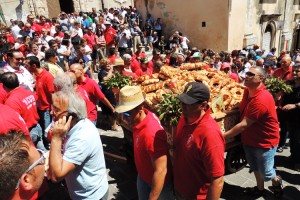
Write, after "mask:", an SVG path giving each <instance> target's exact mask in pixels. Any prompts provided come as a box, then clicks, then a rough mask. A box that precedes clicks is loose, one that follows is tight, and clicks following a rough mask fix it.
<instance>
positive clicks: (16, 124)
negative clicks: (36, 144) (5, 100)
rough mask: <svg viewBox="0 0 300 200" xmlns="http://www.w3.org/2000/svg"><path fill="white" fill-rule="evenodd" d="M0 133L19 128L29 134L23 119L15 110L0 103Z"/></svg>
mask: <svg viewBox="0 0 300 200" xmlns="http://www.w3.org/2000/svg"><path fill="white" fill-rule="evenodd" d="M0 110H1V112H0V134H5V133H7V132H8V131H10V130H17V131H19V130H21V131H23V132H24V133H25V135H27V136H29V131H28V129H27V126H26V124H25V122H24V119H23V118H22V117H21V116H20V115H19V113H17V112H16V111H15V110H13V109H12V108H10V107H9V106H7V105H3V104H0Z"/></svg>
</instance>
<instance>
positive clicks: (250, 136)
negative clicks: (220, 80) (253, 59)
mask: <svg viewBox="0 0 300 200" xmlns="http://www.w3.org/2000/svg"><path fill="white" fill-rule="evenodd" d="M248 94H249V91H248V89H247V88H246V89H245V92H244V96H243V100H242V101H241V103H240V113H241V119H243V118H244V117H247V118H249V119H251V120H254V121H255V123H254V124H252V125H251V126H250V127H248V128H247V129H246V130H245V131H244V132H243V133H242V134H241V139H242V143H243V144H246V145H248V146H251V147H255V148H272V147H276V146H277V145H278V143H279V124H278V119H277V114H276V109H275V102H274V99H273V97H272V95H271V94H270V92H269V91H268V90H267V89H266V87H265V86H264V85H262V86H261V87H260V88H259V89H258V90H257V91H256V92H255V94H254V95H253V96H252V97H249V98H248Z"/></svg>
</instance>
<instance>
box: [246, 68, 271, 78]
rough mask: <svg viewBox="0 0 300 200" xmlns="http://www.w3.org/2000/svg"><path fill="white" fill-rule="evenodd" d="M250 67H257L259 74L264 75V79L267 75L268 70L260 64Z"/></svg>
mask: <svg viewBox="0 0 300 200" xmlns="http://www.w3.org/2000/svg"><path fill="white" fill-rule="evenodd" d="M250 69H256V70H257V71H258V72H259V75H260V76H261V77H263V79H265V78H266V77H267V74H266V71H265V70H264V68H262V67H259V66H252V67H250Z"/></svg>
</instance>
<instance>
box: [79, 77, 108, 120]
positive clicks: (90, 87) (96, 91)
mask: <svg viewBox="0 0 300 200" xmlns="http://www.w3.org/2000/svg"><path fill="white" fill-rule="evenodd" d="M79 85H80V86H81V87H82V88H83V89H84V90H85V91H86V92H87V94H88V96H89V98H90V100H91V102H92V103H93V107H92V109H91V113H90V118H91V119H90V118H89V119H90V120H91V121H94V120H96V119H97V106H96V105H97V100H100V99H104V98H105V96H104V94H103V93H102V91H101V90H100V87H99V85H98V84H97V83H96V81H94V80H92V79H90V78H89V77H85V80H84V81H83V82H80V83H79Z"/></svg>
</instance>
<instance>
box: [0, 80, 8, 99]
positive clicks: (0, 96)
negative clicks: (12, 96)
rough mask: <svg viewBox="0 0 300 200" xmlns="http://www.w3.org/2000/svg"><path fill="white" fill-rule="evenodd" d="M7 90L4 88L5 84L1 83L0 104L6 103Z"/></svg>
mask: <svg viewBox="0 0 300 200" xmlns="http://www.w3.org/2000/svg"><path fill="white" fill-rule="evenodd" d="M6 95H7V92H6V91H5V90H4V88H3V84H2V83H0V104H4V101H5V99H6Z"/></svg>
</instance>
